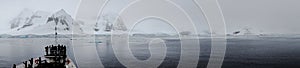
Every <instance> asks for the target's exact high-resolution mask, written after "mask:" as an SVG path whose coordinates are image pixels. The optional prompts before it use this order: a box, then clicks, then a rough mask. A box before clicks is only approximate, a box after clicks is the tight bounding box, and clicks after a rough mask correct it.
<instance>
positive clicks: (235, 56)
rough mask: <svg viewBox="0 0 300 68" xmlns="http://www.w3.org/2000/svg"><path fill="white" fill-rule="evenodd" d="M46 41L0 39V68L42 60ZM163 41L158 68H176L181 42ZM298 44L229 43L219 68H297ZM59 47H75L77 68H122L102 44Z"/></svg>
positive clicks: (204, 57)
mask: <svg viewBox="0 0 300 68" xmlns="http://www.w3.org/2000/svg"><path fill="white" fill-rule="evenodd" d="M49 41H53V39H48V38H25V39H0V68H9V67H10V66H11V65H12V64H14V63H21V62H22V61H25V60H28V59H29V58H32V57H39V56H42V55H43V54H44V50H43V47H44V46H47V45H50V44H52V42H49ZM164 41H165V42H166V46H167V54H166V57H165V59H164V61H163V62H162V64H161V65H160V66H159V67H161V68H174V67H177V65H178V62H179V59H180V49H181V46H180V44H181V43H180V40H179V39H173V40H164ZM299 41H300V39H297V38H294V39H292V38H258V39H228V40H227V50H226V55H225V58H224V62H223V66H222V68H299V67H300V42H299ZM59 43H61V44H65V45H71V44H72V43H73V44H76V45H74V46H68V55H69V57H70V58H72V59H73V60H75V61H77V62H76V63H77V65H78V66H79V67H80V68H95V67H98V66H100V64H99V61H101V62H102V64H103V66H104V67H107V68H116V67H117V68H125V66H124V65H122V64H121V63H120V62H119V61H118V60H117V58H116V57H115V54H114V52H113V49H112V46H110V44H108V43H105V41H103V42H91V41H86V40H77V41H71V40H70V39H61V40H60V41H59ZM210 43H211V41H210V39H201V40H200V45H199V46H200V56H199V60H198V61H199V62H198V68H205V67H206V65H207V63H208V59H209V57H210V56H209V55H210V50H211V49H210ZM191 44H192V43H191ZM130 47H131V48H132V50H131V51H132V53H133V54H134V56H135V57H136V58H137V59H140V60H146V59H147V58H149V57H150V56H151V55H150V51H149V50H148V44H147V43H132V44H131V45H130Z"/></svg>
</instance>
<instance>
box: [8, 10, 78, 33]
mask: <svg viewBox="0 0 300 68" xmlns="http://www.w3.org/2000/svg"><path fill="white" fill-rule="evenodd" d="M10 23H11V32H8V33H7V34H10V35H28V34H34V35H47V34H54V32H55V26H57V27H58V28H57V32H58V34H81V33H82V29H81V28H80V24H78V23H76V22H75V21H74V19H73V18H72V17H71V15H69V14H68V13H67V12H66V11H65V10H63V9H61V10H59V11H57V12H55V13H53V14H50V13H47V12H43V11H36V12H33V11H30V10H28V9H25V10H24V11H22V12H21V14H19V16H18V17H16V18H15V19H13V20H12V21H11V22H10ZM73 26H76V28H72V27H73ZM73 30H79V31H74V32H77V33H74V32H73Z"/></svg>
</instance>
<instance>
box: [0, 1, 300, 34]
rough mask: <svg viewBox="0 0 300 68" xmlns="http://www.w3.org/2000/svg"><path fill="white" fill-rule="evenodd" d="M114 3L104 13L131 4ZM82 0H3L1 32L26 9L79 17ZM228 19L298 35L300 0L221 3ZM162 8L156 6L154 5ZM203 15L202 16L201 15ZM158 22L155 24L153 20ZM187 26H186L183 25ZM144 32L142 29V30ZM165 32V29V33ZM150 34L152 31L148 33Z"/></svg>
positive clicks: (200, 22)
mask: <svg viewBox="0 0 300 68" xmlns="http://www.w3.org/2000/svg"><path fill="white" fill-rule="evenodd" d="M118 1H121V0H111V2H109V3H110V4H108V6H107V7H106V8H105V11H104V12H107V13H117V12H118V11H120V10H121V9H122V8H123V7H124V6H126V5H127V4H128V3H129V2H128V1H127V0H124V1H122V2H118ZM173 1H174V2H175V3H177V4H179V5H180V6H182V8H183V9H184V10H186V12H188V14H189V15H190V16H191V18H192V19H193V20H194V21H195V22H196V26H197V29H199V31H205V30H207V23H206V22H205V19H204V18H203V16H202V14H201V10H199V9H198V8H197V7H196V5H195V3H193V1H192V0H173ZM79 2H80V0H0V9H1V12H0V15H1V16H0V24H1V25H0V30H1V31H0V33H4V32H6V31H8V30H9V24H8V22H9V21H10V20H12V18H14V17H16V16H17V15H18V14H19V13H20V12H21V11H22V10H23V9H24V8H28V9H32V10H41V11H47V12H51V13H53V12H55V11H58V10H60V9H65V10H66V11H67V12H68V13H70V14H71V15H72V16H75V14H76V9H77V7H78V5H79ZM219 3H220V6H221V8H222V12H223V14H224V17H225V21H226V25H227V32H229V33H231V32H233V31H236V30H240V29H242V28H244V27H248V28H251V29H253V30H254V31H256V32H263V33H297V34H299V33H300V31H297V30H298V29H300V27H299V25H300V19H299V18H300V7H299V6H300V4H299V3H300V1H299V0H219ZM151 6H154V7H159V6H156V5H151ZM198 12H199V13H198ZM153 22H155V21H153ZM183 24H184V23H183ZM145 25H149V26H147V28H144V30H149V31H150V30H151V29H149V28H148V27H151V26H155V27H160V28H161V29H164V30H168V29H169V28H170V27H166V25H155V23H150V24H149V23H145V24H141V26H145ZM138 28H139V29H142V27H138ZM162 31H163V30H162ZM146 32H148V31H146Z"/></svg>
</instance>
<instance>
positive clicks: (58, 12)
mask: <svg viewBox="0 0 300 68" xmlns="http://www.w3.org/2000/svg"><path fill="white" fill-rule="evenodd" d="M52 16H53V17H61V16H70V15H69V14H68V13H67V12H66V11H65V10H64V9H60V10H59V11H57V12H55V13H54V14H53V15H52ZM70 17H71V16H70Z"/></svg>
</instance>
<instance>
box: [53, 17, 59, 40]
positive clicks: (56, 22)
mask: <svg viewBox="0 0 300 68" xmlns="http://www.w3.org/2000/svg"><path fill="white" fill-rule="evenodd" d="M55 19H56V20H57V18H55ZM57 24H58V21H55V28H54V30H55V44H58V43H57Z"/></svg>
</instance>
